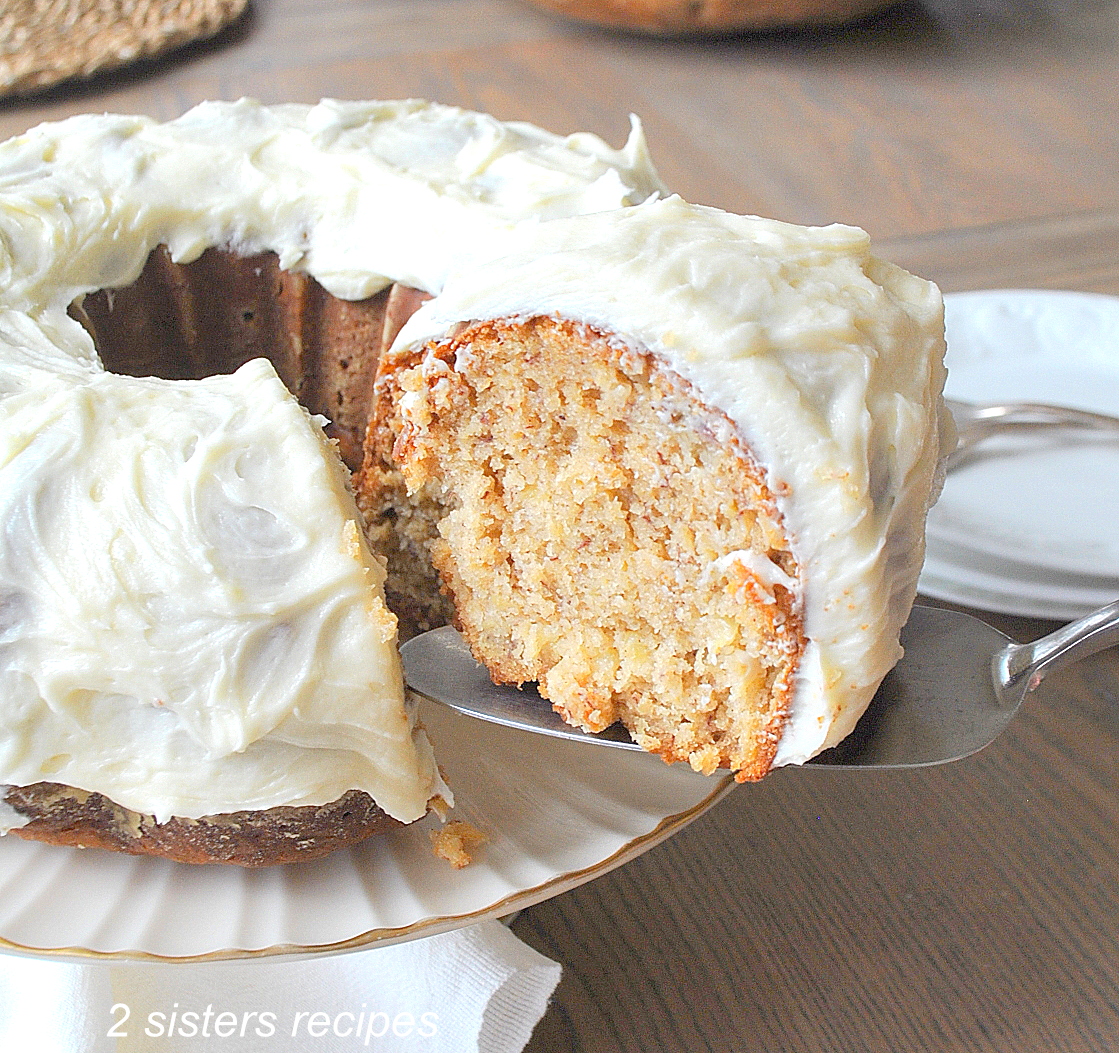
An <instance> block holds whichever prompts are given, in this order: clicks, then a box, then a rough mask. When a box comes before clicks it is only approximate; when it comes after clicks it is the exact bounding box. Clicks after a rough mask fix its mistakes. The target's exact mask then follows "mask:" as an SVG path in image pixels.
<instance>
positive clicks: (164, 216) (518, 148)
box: [0, 100, 662, 825]
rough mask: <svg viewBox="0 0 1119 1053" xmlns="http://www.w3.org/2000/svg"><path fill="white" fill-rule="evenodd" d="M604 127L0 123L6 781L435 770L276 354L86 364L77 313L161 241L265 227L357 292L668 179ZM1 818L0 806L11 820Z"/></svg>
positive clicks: (215, 797) (256, 782)
mask: <svg viewBox="0 0 1119 1053" xmlns="http://www.w3.org/2000/svg"><path fill="white" fill-rule="evenodd" d="M661 189H662V187H661V184H660V182H659V179H658V178H657V177H656V174H655V172H654V171H653V169H652V166H651V164H650V162H649V160H648V156H647V153H646V151H645V146H644V140H643V138H642V135H641V131H640V127H639V126H638V125H637V124H636V122H635V123H634V124H633V127H632V129H631V133H630V137H629V140H628V142H627V143H626V145H625V147H624V148H623V149H622V150H613V149H611V148H610V147H608V146H607V145H606V144H605V143H603V142H602V141H601V140H599V139H597V138H596V137H594V136H590V135H575V136H569V137H567V138H561V137H558V136H553V135H550V134H548V133H546V132H543V131H541V130H539V129H536V128H533V127H531V126H529V125H524V124H502V123H501V122H498V121H496V120H494V119H493V118H490V117H487V116H485V115H481V114H473V113H469V112H466V111H462V110H456V109H454V108H451V107H443V106H436V105H432V104H427V103H422V102H417V101H407V102H397V103H342V102H332V101H327V102H323V103H321V104H319V105H318V106H314V107H307V106H294V105H292V106H279V107H263V106H261V105H259V104H257V103H253V102H250V101H244V100H243V101H241V102H239V103H210V104H204V105H202V106H199V107H197V108H195V109H194V110H192V111H190V112H189V113H187V114H185V115H184V116H183V117H181V118H180V119H178V120H176V121H172V122H170V123H168V124H157V123H155V122H153V121H150V120H147V119H145V118H141V117H123V116H110V115H104V116H89V117H76V118H71V119H69V120H67V121H64V122H60V123H58V124H53V125H43V126H40V127H38V128H36V129H32V130H31V131H30V132H28V133H26V134H25V135H23V136H20V137H18V138H16V139H13V140H10V141H9V142H7V143H5V144H2V145H0V506H2V507H0V656H2V658H0V783H7V784H16V785H24V784H29V783H34V782H38V781H42V780H47V781H52V782H60V783H64V784H67V785H72V786H76V787H78V788H81V789H84V790H88V791H96V792H100V793H103V794H105V795H106V796H108V797H109V798H111V799H112V800H114V801H116V802H117V803H118V804H121V805H123V806H125V807H127V808H130V809H133V810H135V811H138V812H143V813H150V814H154V815H155V816H156V817H157V818H159V819H166V818H167V817H169V816H171V815H178V816H184V817H197V816H201V815H208V814H214V813H219V812H226V811H234V810H241V809H266V808H270V807H273V806H276V805H291V804H324V803H327V802H330V801H333V800H335V799H337V798H338V797H340V796H341V795H342V794H343V793H344V792H345V791H347V790H349V789H360V790H365V791H366V792H368V793H369V794H370V796H372V797H373V798H374V800H375V801H377V803H378V804H379V805H380V806H381V807H382V808H383V809H384V810H385V811H386V812H388V813H389V814H390V815H392V816H394V817H396V818H398V819H401V820H403V821H411V820H414V819H417V818H419V817H420V816H422V815H423V814H424V812H425V811H426V809H427V805H428V801H429V799H430V798H431V797H432V796H433V795H436V794H443V795H444V796H446V795H448V791H447V790H446V787H444V786H443V784H442V781H441V779H440V777H439V774H438V771H437V769H436V766H435V762H434V758H433V756H432V751H431V747H430V744H429V743H428V741H427V739H426V737H425V735H424V734H423V732H422V730H420V729H418V728H417V727H416V726H415V720H414V714H413V713H411V712H410V711H409V709H408V706H407V704H406V699H405V694H404V689H403V683H402V680H401V673H400V667H399V660H398V657H397V654H396V650H395V645H394V644H395V635H394V629H395V620H394V619H393V617H392V615H391V614H389V612H388V611H387V609H386V608H385V607H384V604H383V592H382V583H383V576H384V571H383V569H382V568H381V566H380V564H379V563H378V562H377V561H376V560H374V559H373V557H372V556H371V554H370V553H369V550H368V548H367V546H366V544H365V542H364V539H363V538H362V536H361V532H360V530H359V528H358V517H357V511H356V508H355V507H354V505H353V500H352V497H351V495H350V493H349V491H348V489H347V485H346V479H345V478H344V472H343V469H342V467H341V465H340V463H339V462H338V458H337V456H336V453H335V451H334V450H333V448H332V447H331V446H330V444H329V443H328V442H327V440H326V439H325V437H324V435H323V432H322V430H321V425H322V421H321V419H319V420H314V419H312V418H310V417H309V415H308V414H307V413H306V412H305V411H304V410H303V409H302V408H301V407H300V406H299V405H298V404H297V403H296V402H295V400H294V399H293V398H292V397H291V396H290V395H289V394H288V393H287V391H286V390H285V389H284V387H283V385H282V384H281V382H280V381H279V379H278V378H277V377H276V374H275V372H274V370H273V369H272V367H271V366H270V365H269V364H268V363H267V362H265V361H263V360H259V361H255V362H251V363H249V364H247V365H245V366H243V367H242V368H241V369H239V370H238V371H237V372H236V373H235V374H233V375H230V376H219V377H211V378H208V379H206V380H203V381H177V382H171V381H163V380H158V379H152V378H146V379H145V378H133V377H124V376H119V375H115V374H110V373H108V372H106V371H105V370H104V369H103V368H102V366H101V363H100V361H99V359H98V357H97V353H96V350H95V348H94V346H93V343H92V341H91V340H90V338H89V336H88V335H87V334H86V332H85V330H83V329H82V328H81V327H80V326H79V325H78V324H77V323H76V322H75V321H73V320H72V319H71V318H70V317H69V316H68V315H67V308H68V307H69V306H70V304H71V303H72V302H73V301H75V300H77V299H80V297H81V296H82V295H83V294H85V293H88V292H91V291H93V290H96V289H102V288H113V287H120V286H123V285H127V284H129V283H130V282H132V281H134V280H135V279H136V277H137V276H138V275H139V273H140V271H141V269H142V267H143V265H144V262H145V260H146V259H147V256H148V254H149V253H150V252H151V251H152V250H153V249H154V248H156V247H157V246H158V245H161V244H162V245H166V246H168V247H169V249H170V252H171V254H172V257H173V258H174V259H176V260H177V261H180V262H188V261H190V260H191V259H193V258H195V257H197V256H198V255H199V254H200V253H201V252H203V251H204V250H205V249H206V248H208V247H211V246H225V247H230V248H232V249H234V250H237V251H241V252H244V253H252V252H258V251H264V250H272V251H274V252H276V253H278V254H279V257H280V260H281V264H282V266H284V267H285V268H288V269H291V270H298V271H304V272H307V273H310V274H312V275H313V276H314V277H315V278H317V279H318V280H319V282H320V283H322V284H323V285H324V286H325V287H326V288H327V289H328V290H329V291H331V292H333V293H335V294H336V295H338V296H342V297H347V298H361V297H365V296H368V295H370V294H372V293H373V292H375V291H377V290H378V289H379V288H381V287H383V286H385V285H387V284H388V283H389V282H391V281H401V282H404V283H406V284H409V285H412V286H414V287H417V288H420V289H424V290H426V291H429V292H438V291H439V289H440V288H442V286H443V284H444V283H445V281H446V278H447V276H448V274H449V273H450V271H451V270H453V268H454V267H456V266H458V265H461V263H462V262H463V261H464V260H465V259H467V258H470V257H474V256H476V255H479V254H481V255H487V254H489V255H493V254H495V253H497V252H499V251H500V247H501V246H502V245H503V244H504V242H505V240H506V239H508V238H509V237H510V236H511V235H512V232H513V231H514V230H515V229H516V228H517V227H518V226H523V225H528V224H535V223H537V222H541V221H544V220H547V219H548V218H549V217H557V216H566V215H570V214H575V213H581V212H589V211H595V210H599V209H616V208H618V207H620V206H624V205H631V204H635V203H637V202H640V201H642V200H645V199H646V198H648V197H650V196H651V195H655V194H657V193H659V192H660V191H661ZM5 825H8V824H5Z"/></svg>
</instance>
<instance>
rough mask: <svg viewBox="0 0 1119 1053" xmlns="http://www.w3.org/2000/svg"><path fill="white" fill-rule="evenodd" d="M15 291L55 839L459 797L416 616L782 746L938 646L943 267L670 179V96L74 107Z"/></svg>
mask: <svg viewBox="0 0 1119 1053" xmlns="http://www.w3.org/2000/svg"><path fill="white" fill-rule="evenodd" d="M0 287H2V291H0V435H2V436H3V440H2V441H3V450H4V455H3V457H0V494H2V495H3V496H2V500H3V501H4V516H3V522H4V524H5V526H4V533H3V541H2V550H0V604H2V606H0V609H2V610H3V612H4V613H3V619H2V622H0V633H2V642H3V660H2V662H0V677H2V678H3V689H2V692H0V782H3V783H4V784H6V785H8V786H10V787H12V788H11V789H9V790H8V792H7V795H6V798H5V804H4V805H3V807H2V808H0V811H2V812H3V815H2V816H0V820H3V825H7V826H10V827H12V829H13V832H15V833H17V834H19V835H21V836H26V837H40V838H43V839H46V840H55V841H60V842H63V843H78V844H100V845H105V846H108V847H114V848H118V849H122V850H124V851H136V852H144V851H151V852H155V853H158V854H161V855H168V856H170V857H172V858H179V859H184V860H190V861H214V860H227V861H233V862H241V863H247V864H251V865H258V864H261V863H268V862H276V861H283V860H286V859H298V858H307V857H309V856H310V855H313V854H315V853H316V852H321V851H328V850H330V849H332V848H333V847H337V846H338V845H340V844H345V843H348V842H349V841H351V840H353V839H356V838H358V837H361V836H366V835H367V834H368V833H369V832H371V831H373V830H375V829H378V828H381V827H383V826H384V825H385V824H391V823H397V822H404V823H407V822H412V821H415V820H416V819H418V818H420V817H421V816H422V815H423V814H424V813H425V812H426V810H427V809H428V807H429V806H430V805H431V804H432V802H438V801H439V800H440V799H441V798H442V799H443V800H446V799H448V798H449V790H447V788H446V787H445V786H443V784H442V782H441V780H440V778H439V774H438V770H437V768H436V765H435V761H434V757H433V753H432V749H431V746H430V744H429V743H428V741H427V739H426V736H425V734H424V732H423V729H422V728H420V727H418V726H417V725H416V722H415V717H414V714H413V713H412V712H411V711H410V710H409V707H408V704H407V700H406V696H405V693H404V689H403V685H402V683H401V678H400V670H399V662H398V658H397V655H396V651H395V640H396V633H397V629H398V626H399V630H400V631H401V632H402V633H404V634H410V633H413V632H416V631H420V630H422V629H424V628H428V627H433V626H435V625H439V624H443V623H446V622H453V623H455V624H456V625H458V626H459V627H460V628H461V629H462V631H463V633H464V635H465V636H466V638H467V639H468V641H469V642H470V644H471V647H472V648H473V650H474V652H475V654H476V655H477V656H478V658H479V659H480V660H481V661H483V662H484V663H485V664H486V665H487V667H488V668H489V669H490V671H491V673H492V675H493V676H494V678H495V679H497V680H502V681H507V682H512V683H519V682H523V681H528V680H535V681H538V682H539V684H540V687H541V691H542V693H543V694H544V695H545V696H546V697H547V698H549V699H550V700H551V702H552V704H553V705H554V706H555V708H556V709H557V710H558V711H559V712H560V713H562V714H563V715H564V716H565V718H566V719H568V720H569V721H571V722H573V723H576V724H580V725H582V726H584V727H587V728H590V729H598V728H602V727H604V726H606V725H608V724H610V723H612V722H614V721H615V720H621V721H622V722H624V723H625V725H626V726H627V727H629V728H630V730H631V731H632V733H633V734H634V735H635V737H636V738H637V740H638V741H639V742H640V743H641V745H642V746H644V747H645V748H646V749H648V750H650V751H651V752H654V753H658V754H660V755H661V756H662V757H663V758H664V759H666V760H669V761H686V762H688V763H689V764H690V765H691V766H692V767H694V768H696V769H697V770H699V771H703V772H711V771H714V770H716V769H717V768H729V769H731V770H733V771H735V772H736V773H737V775H738V777H739V778H740V779H754V778H758V777H760V776H761V775H763V774H764V773H765V772H767V771H768V770H770V769H771V768H772V767H773V766H774V765H778V764H787V763H796V762H800V761H803V760H806V759H808V758H809V757H811V756H813V755H814V754H816V753H818V752H819V751H820V750H822V749H824V748H826V747H827V746H829V745H831V744H832V743H834V742H836V741H838V739H839V738H841V737H842V736H843V735H845V734H846V733H847V732H848V731H849V730H850V729H851V728H852V727H853V726H854V723H855V721H856V720H857V718H858V716H859V715H860V713H861V712H862V711H863V710H864V709H865V706H866V705H867V703H868V702H869V700H870V698H871V696H872V694H873V692H874V690H875V688H876V686H877V684H878V682H879V681H880V679H881V678H882V676H883V675H884V674H885V673H886V671H887V670H888V669H889V668H890V666H891V665H892V664H893V662H895V661H896V659H897V657H898V654H899V647H898V634H899V631H900V628H901V625H902V624H903V622H904V621H905V618H906V616H907V613H908V610H909V607H910V605H911V603H912V600H913V596H914V592H915V587H916V579H917V572H918V570H919V567H920V564H921V560H922V555H923V528H924V516H925V512H926V510H927V507H928V504H929V503H930V501H931V500H932V497H933V495H934V494H935V490H936V486H937V483H938V479H939V471H940V468H939V465H940V463H941V459H942V453H943V450H942V447H944V446H946V445H947V444H948V443H949V442H950V441H951V440H950V435H949V432H950V427H946V421H947V417H946V416H945V415H944V411H943V407H942V403H941V399H940V391H941V387H942V385H943V380H944V370H943V364H942V359H943V351H944V344H943V324H942V317H941V305H940V299H939V295H938V293H937V291H936V289H935V288H934V287H933V286H931V285H930V284H929V283H927V282H924V281H922V280H920V279H917V278H914V277H912V276H911V275H908V274H906V273H904V272H903V271H900V270H899V269H897V268H896V267H893V266H891V265H889V264H887V263H884V262H882V261H880V260H878V259H876V258H875V257H874V256H872V255H871V253H870V250H869V245H868V241H867V237H866V235H865V234H864V233H863V232H862V231H859V230H857V229H855V228H851V227H844V226H838V225H837V226H831V227H824V228H802V227H794V226H790V225H787V224H781V223H776V222H771V221H766V220H760V219H756V218H753V217H742V216H734V215H728V214H727V213H724V212H720V211H718V210H715V209H709V208H702V207H698V206H693V205H689V204H686V203H685V202H683V201H681V200H680V199H679V198H675V197H668V196H666V191H665V189H664V187H663V186H662V185H661V183H660V181H659V179H658V178H657V176H656V174H655V172H654V170H653V168H652V166H651V164H650V162H649V160H648V157H647V154H646V151H645V147H644V141H643V139H642V136H641V133H640V128H639V126H638V125H637V124H636V123H635V124H634V127H633V129H632V131H631V135H630V138H629V141H628V142H627V144H626V145H625V147H624V148H623V149H622V150H612V149H610V148H609V147H608V146H606V145H605V144H604V143H602V142H601V141H600V140H598V139H597V138H595V137H593V136H588V135H577V136H569V137H567V138H565V139H561V138H559V137H556V136H551V135H549V134H547V133H545V132H542V131H540V130H538V129H535V128H532V127H530V126H527V125H509V124H501V123H500V122H497V121H495V120H493V119H492V118H488V117H486V116H484V115H480V114H471V113H465V112H463V111H459V110H453V109H450V108H447V107H440V106H434V105H431V104H425V103H420V102H405V103H363V104H359V103H338V102H324V103H321V104H320V105H318V106H315V107H298V106H283V107H273V108H268V107H262V106H259V105H258V104H255V103H251V102H247V101H242V102H240V103H236V104H216V103H215V104H206V105H203V106H201V107H198V108H196V109H195V110H193V111H191V112H189V113H187V114H186V115H184V116H183V117H182V118H180V119H179V120H177V121H173V122H170V123H169V124H166V125H160V124H155V123H153V122H151V121H147V120H145V119H142V118H131V117H108V116H103V117H86V118H74V119H71V120H70V121H66V122H62V123H60V124H58V125H46V126H42V127H41V128H39V129H35V130H33V131H31V132H29V133H27V134H26V135H25V136H22V137H20V138H18V139H15V140H12V141H11V142H9V143H7V144H4V145H3V146H2V147H0ZM285 385H286V388H285ZM324 427H325V428H326V429H327V432H325V433H324V431H323V428H324ZM328 434H329V438H328V437H327V435H328ZM347 467H348V468H349V469H351V470H353V471H354V472H355V474H354V476H353V478H352V481H351V479H350V477H349V473H348V472H347ZM355 498H356V503H355ZM386 601H387V602H386Z"/></svg>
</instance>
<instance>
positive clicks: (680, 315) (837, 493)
mask: <svg viewBox="0 0 1119 1053" xmlns="http://www.w3.org/2000/svg"><path fill="white" fill-rule="evenodd" d="M506 249H507V252H506V254H505V255H504V256H503V257H501V258H499V259H495V260H490V261H488V262H484V263H480V264H478V265H476V266H472V267H467V268H462V269H460V271H459V272H458V273H456V274H455V275H453V276H452V277H451V278H450V280H449V281H448V282H447V283H446V285H445V286H444V288H443V290H442V292H441V294H440V295H439V296H438V297H436V298H435V299H434V300H432V301H430V302H428V303H427V304H425V305H424V306H423V307H422V308H421V309H420V311H419V312H418V313H417V314H415V315H413V316H412V318H411V319H410V321H409V322H408V323H407V325H406V326H405V327H404V329H403V330H402V331H401V333H400V334H399V336H398V338H397V341H396V346H397V347H398V348H399V347H408V346H416V345H420V344H422V343H424V342H426V341H428V340H432V339H439V338H441V337H442V336H444V335H445V334H446V333H447V332H448V331H449V330H450V329H451V328H452V327H453V326H454V325H455V324H456V323H458V322H460V321H464V320H470V319H484V318H493V317H517V316H531V315H556V316H559V317H563V318H569V319H576V320H580V321H583V322H587V323H590V324H592V325H594V326H596V327H598V328H601V329H602V330H604V331H606V332H608V333H610V334H611V335H612V336H614V337H616V338H618V339H620V340H622V341H625V342H629V343H631V344H633V345H636V346H638V347H641V348H645V349H648V350H649V351H651V352H652V353H654V354H655V355H657V356H658V357H659V358H660V359H661V360H662V361H664V362H665V363H666V364H667V365H668V366H669V367H670V368H671V369H673V370H674V371H675V372H677V373H678V374H679V375H680V376H682V377H684V378H685V379H686V380H687V381H689V382H690V383H691V384H692V385H693V386H694V387H695V388H696V389H697V390H698V392H699V393H700V395H701V396H702V398H703V399H704V400H705V401H706V402H708V403H709V404H710V405H713V406H715V407H717V408H719V409H721V410H722V411H723V412H724V413H726V414H727V416H728V417H729V418H730V419H731V420H732V421H733V422H735V424H736V425H737V427H738V428H739V429H740V431H741V433H742V435H743V436H744V438H745V439H746V441H747V443H748V445H749V447H750V449H751V450H752V451H753V453H754V454H755V456H756V458H757V460H758V462H759V464H760V465H761V466H762V467H763V469H764V471H765V472H766V473H767V476H768V484H769V487H770V489H771V491H772V492H773V493H774V495H775V496H776V499H777V504H778V507H779V509H780V511H781V514H782V516H783V519H784V522H785V526H786V529H787V531H788V533H789V537H790V541H791V544H792V551H793V554H794V556H795V557H796V560H797V563H798V565H799V568H800V582H799V589H798V592H799V599H800V604H801V608H802V611H803V616H804V626H805V633H806V636H807V638H808V646H807V649H806V652H805V654H804V655H803V657H802V659H801V662H800V668H799V673H798V683H797V687H796V690H795V692H794V699H793V703H792V707H791V712H790V715H789V718H788V721H787V723H786V726H785V730H784V733H783V736H782V739H781V742H780V745H779V747H778V752H777V757H776V761H775V763H777V764H788V763H799V762H803V761H805V760H807V759H809V758H810V757H812V756H814V755H815V754H816V753H818V752H820V751H821V750H823V749H825V748H826V747H828V746H830V745H833V744H834V743H836V742H838V741H839V740H840V739H841V738H842V737H843V736H845V735H846V734H847V733H848V732H849V731H850V730H851V729H852V728H853V727H854V724H855V722H856V721H857V719H858V717H859V716H860V715H861V714H862V713H863V712H864V710H865V708H866V706H867V705H868V704H869V702H870V699H871V698H872V697H873V694H874V691H875V690H876V688H877V686H878V684H879V682H880V681H881V679H882V677H883V676H885V674H886V673H887V672H888V671H889V669H890V668H891V667H892V666H893V665H894V664H895V663H896V661H897V659H898V658H899V657H900V655H901V649H900V646H899V643H898V637H899V633H900V630H901V627H902V625H903V624H904V622H905V620H906V619H907V617H908V614H909V609H910V606H911V605H912V602H913V599H914V595H915V592H916V583H917V576H918V573H919V571H920V567H921V563H922V561H923V553H924V521H925V513H926V512H927V509H928V505H929V504H930V502H931V501H932V500H933V498H934V497H935V494H936V491H937V487H938V485H939V480H940V478H941V476H940V474H939V473H940V472H941V471H942V468H941V464H942V458H943V456H945V455H946V453H947V451H948V450H949V449H950V448H951V446H952V445H954V441H955V439H954V432H953V431H952V427H951V424H950V419H949V418H948V417H947V414H946V411H945V410H944V409H943V404H942V401H941V398H940V396H941V391H942V388H943V384H944V378H945V370H944V365H943V359H944V325H943V308H942V303H941V298H940V294H939V292H938V290H937V289H936V287H935V286H934V285H932V284H931V283H929V282H926V281H923V280H922V279H919V278H916V277H914V276H912V275H910V274H908V273H906V272H905V271H902V270H901V269H900V268H898V267H895V266H893V265H891V264H889V263H886V262H883V261H881V260H879V259H877V258H875V257H874V256H873V255H872V254H871V252H870V245H869V238H868V237H867V235H866V233H865V232H863V231H862V230H859V229H857V228H854V227H848V226H841V225H833V226H828V227H820V228H809V227H799V226H793V225H790V224H784V223H779V222H774V221H770V220H764V219H759V218H756V217H749V216H737V215H731V214H728V213H725V212H721V211H718V210H716V209H711V208H704V207H701V206H695V205H689V204H687V203H685V202H684V201H682V200H680V199H679V198H669V199H667V200H657V201H650V202H647V203H645V204H642V205H640V206H638V207H635V208H631V209H625V210H619V211H614V212H611V213H604V214H598V215H591V216H584V217H577V218H574V219H569V220H562V221H556V222H553V223H547V224H540V225H538V226H535V227H533V228H531V229H527V228H525V229H522V230H520V231H518V232H517V235H516V237H515V238H514V239H512V240H511V241H510V242H509V243H508V244H507V246H506ZM730 555H731V556H733V555H735V554H733V553H732V554H730ZM741 555H742V556H743V557H747V558H749V557H748V556H747V554H745V553H743V554H741ZM724 558H728V557H724ZM751 569H752V570H754V571H755V572H756V573H755V576H756V577H757V578H758V580H759V581H760V582H761V583H762V584H765V582H767V581H769V582H773V581H781V582H782V583H783V584H790V582H788V579H787V577H786V576H785V574H784V572H783V571H782V570H781V569H780V568H778V567H771V568H760V569H759V568H756V567H752V568H751Z"/></svg>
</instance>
